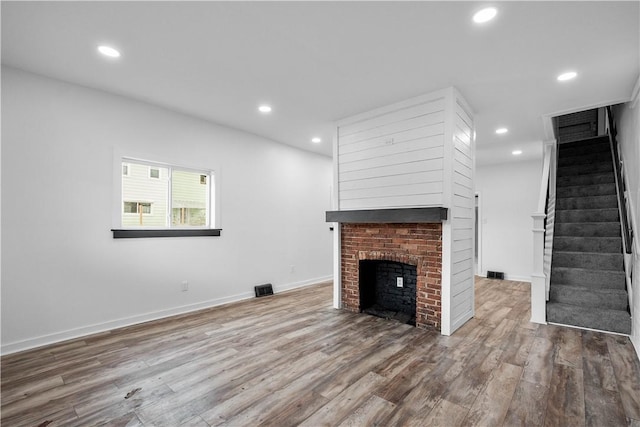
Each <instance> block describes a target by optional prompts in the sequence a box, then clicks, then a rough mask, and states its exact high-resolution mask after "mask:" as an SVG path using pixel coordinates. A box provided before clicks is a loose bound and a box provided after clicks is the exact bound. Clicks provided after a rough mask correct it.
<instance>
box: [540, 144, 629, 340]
mask: <svg viewBox="0 0 640 427" xmlns="http://www.w3.org/2000/svg"><path fill="white" fill-rule="evenodd" d="M553 239H554V240H553V255H552V263H551V285H550V291H549V301H548V302H547V321H548V322H552V323H560V324H564V325H572V326H578V327H583V328H590V329H597V330H602V331H610V332H617V333H621V334H630V333H631V316H630V314H629V310H628V297H627V291H626V283H625V274H624V266H623V255H622V237H621V228H620V219H619V215H618V199H617V197H616V187H615V176H614V171H613V161H612V158H611V150H610V145H609V139H608V137H606V136H605V137H598V138H589V139H585V140H582V141H576V142H571V143H565V144H560V148H559V152H558V172H557V182H556V214H555V230H554V238H553Z"/></svg>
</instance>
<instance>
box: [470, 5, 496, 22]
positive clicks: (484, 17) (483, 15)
mask: <svg viewBox="0 0 640 427" xmlns="http://www.w3.org/2000/svg"><path fill="white" fill-rule="evenodd" d="M497 13H498V11H497V10H496V8H495V7H487V8H486V9H482V10H479V11H478V12H476V13H475V15H473V22H475V23H476V24H483V23H485V22H487V21H491V20H492V19H493V18H495V17H496V14H497Z"/></svg>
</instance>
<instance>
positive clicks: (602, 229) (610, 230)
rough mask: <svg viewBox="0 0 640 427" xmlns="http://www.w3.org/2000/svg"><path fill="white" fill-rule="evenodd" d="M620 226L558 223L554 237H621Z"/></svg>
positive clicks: (606, 223)
mask: <svg viewBox="0 0 640 427" xmlns="http://www.w3.org/2000/svg"><path fill="white" fill-rule="evenodd" d="M620 233H621V231H620V224H619V223H617V222H601V223H566V224H565V223H556V226H555V230H554V236H570V237H620Z"/></svg>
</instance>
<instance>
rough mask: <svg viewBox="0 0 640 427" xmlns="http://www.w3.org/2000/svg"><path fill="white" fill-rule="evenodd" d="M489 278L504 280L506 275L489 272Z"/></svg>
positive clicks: (498, 272) (500, 272)
mask: <svg viewBox="0 0 640 427" xmlns="http://www.w3.org/2000/svg"><path fill="white" fill-rule="evenodd" d="M487 278H488V279H501V280H504V273H503V272H502V271H487Z"/></svg>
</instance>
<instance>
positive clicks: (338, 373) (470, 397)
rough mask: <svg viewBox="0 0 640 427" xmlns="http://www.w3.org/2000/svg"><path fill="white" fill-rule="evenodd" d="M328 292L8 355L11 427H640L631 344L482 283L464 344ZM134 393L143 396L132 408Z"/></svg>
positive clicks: (638, 374) (509, 289)
mask: <svg viewBox="0 0 640 427" xmlns="http://www.w3.org/2000/svg"><path fill="white" fill-rule="evenodd" d="M331 295H332V292H331V285H330V284H324V285H318V286H312V287H308V288H305V289H301V290H296V291H292V292H288V293H283V294H280V295H276V296H273V297H265V298H260V299H255V300H251V301H245V302H241V303H235V304H230V305H226V306H223V307H217V308H213V309H208V310H204V311H201V312H198V313H195V314H190V315H182V316H178V317H173V318H171V319H166V320H161V321H156V322H150V323H147V324H143V325H137V326H132V327H128V328H123V329H119V330H114V331H111V332H109V333H103V334H99V335H95V336H91V337H86V338H84V339H78V340H74V341H68V342H65V343H61V344H57V345H52V346H48V347H45V348H41V349H37V350H33V351H28V352H23V353H19V354H14V355H9V356H5V357H3V358H2V381H1V383H2V390H1V391H2V393H1V396H2V402H1V403H2V405H1V419H2V425H3V426H34V427H35V426H39V425H42V426H44V425H46V423H47V422H50V424H48V425H49V426H58V425H64V426H91V425H109V426H140V425H144V426H216V425H228V426H261V425H270V426H293V425H301V426H314V427H315V426H324V425H327V426H373V425H379V426H436V425H443V426H457V425H460V426H472V425H478V426H481V425H482V426H500V425H506V426H519V425H527V426H538V425H539V426H543V425H544V426H573V425H575V426H582V425H588V426H599V427H601V426H625V425H633V426H640V363H639V362H638V359H637V356H636V354H635V352H634V349H633V346H632V345H631V343H630V341H629V339H628V338H627V337H621V336H613V335H604V334H601V333H595V332H589V331H581V330H576V329H569V328H564V327H558V326H542V325H540V326H539V325H536V324H532V323H530V322H529V317H530V314H529V284H528V283H523V282H509V281H497V280H488V279H478V280H476V317H475V318H474V319H472V320H471V321H469V322H468V323H467V324H466V325H465V326H463V327H462V328H461V329H460V330H458V331H457V332H456V333H455V334H453V335H452V336H451V337H444V336H439V335H438V334H436V333H434V332H429V331H424V330H420V329H416V328H413V327H411V326H407V325H401V324H398V323H395V322H390V321H385V320H383V319H379V318H376V317H372V316H369V315H365V314H353V313H348V312H345V311H341V310H334V309H333V308H331ZM127 396H128V397H127Z"/></svg>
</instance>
